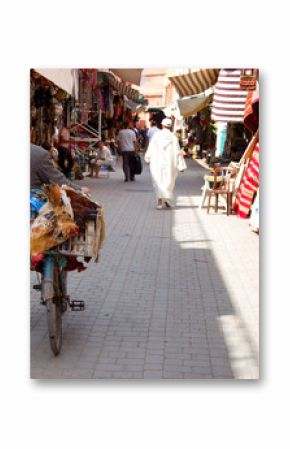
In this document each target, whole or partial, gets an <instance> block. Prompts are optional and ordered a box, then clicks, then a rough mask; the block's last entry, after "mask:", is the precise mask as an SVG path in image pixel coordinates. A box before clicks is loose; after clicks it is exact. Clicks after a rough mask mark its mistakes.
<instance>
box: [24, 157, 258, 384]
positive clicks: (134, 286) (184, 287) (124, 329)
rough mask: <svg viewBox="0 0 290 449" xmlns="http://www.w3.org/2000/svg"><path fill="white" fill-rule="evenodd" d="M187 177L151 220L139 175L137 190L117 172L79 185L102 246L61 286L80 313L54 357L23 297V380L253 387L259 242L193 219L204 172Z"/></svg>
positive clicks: (241, 230) (200, 215)
mask: <svg viewBox="0 0 290 449" xmlns="http://www.w3.org/2000/svg"><path fill="white" fill-rule="evenodd" d="M188 168H189V169H188V170H187V171H186V172H185V173H183V174H180V175H179V177H178V179H177V183H176V190H175V194H176V199H175V208H174V209H172V210H161V211H160V210H156V209H155V199H154V195H153V191H152V186H151V180H150V175H149V170H148V167H147V166H146V167H144V171H143V173H142V175H140V176H137V177H136V182H130V183H124V182H123V174H122V171H121V169H120V168H118V169H117V172H116V173H111V174H110V177H109V178H108V179H105V178H102V179H91V178H85V179H84V180H83V181H80V184H81V185H88V186H89V187H90V189H91V191H92V194H93V196H94V198H95V199H96V200H98V201H99V202H101V203H102V204H103V205H104V208H105V217H106V225H107V239H106V241H105V243H104V246H103V249H102V251H101V257H100V261H99V263H97V264H95V263H90V264H89V266H88V269H87V270H86V271H84V272H83V273H71V274H70V275H69V291H70V295H71V297H72V299H83V300H85V302H86V310H85V311H83V312H71V311H68V312H66V313H65V315H64V320H63V347H62V352H61V354H60V355H59V356H58V357H54V356H53V354H52V353H51V351H50V348H49V342H48V334H47V324H46V311H45V308H44V307H43V306H41V305H40V304H39V294H38V293H37V292H35V291H32V293H31V299H32V302H31V377H32V378H38V379H51V378H77V379H104V378H105V379H111V378H113V379H135V378H136V379H137V378H139V379H143V378H144V379H161V378H163V379H211V378H219V379H221V378H222V379H228V378H233V379H256V378H258V375H259V371H258V336H259V323H258V320H259V303H258V300H259V299H258V296H259V268H258V252H259V237H258V236H257V235H256V234H254V233H253V232H252V231H251V230H250V229H249V224H248V221H247V220H241V219H238V218H237V217H236V216H234V215H233V216H229V217H228V216H226V214H225V211H224V210H223V209H221V210H220V211H219V212H218V214H215V213H214V212H213V210H212V211H211V212H210V214H207V213H206V209H203V210H200V209H199V208H198V206H199V201H200V193H201V191H200V188H201V186H202V184H203V181H202V178H203V174H204V169H203V168H202V167H200V166H199V165H198V164H197V163H196V162H194V161H189V162H188ZM31 279H32V283H34V282H35V273H32V275H31Z"/></svg>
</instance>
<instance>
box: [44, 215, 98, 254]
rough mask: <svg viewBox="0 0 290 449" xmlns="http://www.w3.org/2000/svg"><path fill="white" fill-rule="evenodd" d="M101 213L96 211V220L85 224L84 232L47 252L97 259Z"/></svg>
mask: <svg viewBox="0 0 290 449" xmlns="http://www.w3.org/2000/svg"><path fill="white" fill-rule="evenodd" d="M101 214H102V211H101V210H100V209H99V210H98V215H97V217H96V218H94V219H91V220H88V221H87V222H86V229H85V231H84V232H82V233H80V234H78V235H76V236H75V237H72V238H71V239H69V240H66V241H65V242H63V243H61V244H60V245H58V246H56V247H55V248H52V249H51V250H50V251H48V252H49V253H50V254H61V255H64V256H80V257H96V258H97V257H98V253H99V249H100V237H101V226H102V222H101V220H102V217H101Z"/></svg>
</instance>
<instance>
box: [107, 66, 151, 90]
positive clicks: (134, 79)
mask: <svg viewBox="0 0 290 449" xmlns="http://www.w3.org/2000/svg"><path fill="white" fill-rule="evenodd" d="M110 70H111V71H112V72H114V73H115V75H117V76H119V78H121V79H122V80H123V81H127V82H128V83H131V84H136V85H137V86H140V82H141V74H142V70H143V69H110Z"/></svg>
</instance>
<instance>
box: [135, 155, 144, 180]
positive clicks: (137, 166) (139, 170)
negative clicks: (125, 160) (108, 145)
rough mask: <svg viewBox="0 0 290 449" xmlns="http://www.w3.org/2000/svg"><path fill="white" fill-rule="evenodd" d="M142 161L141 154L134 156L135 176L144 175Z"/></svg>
mask: <svg viewBox="0 0 290 449" xmlns="http://www.w3.org/2000/svg"><path fill="white" fill-rule="evenodd" d="M142 168H143V167H142V161H141V157H140V156H139V154H137V153H135V154H134V174H135V175H141V173H142Z"/></svg>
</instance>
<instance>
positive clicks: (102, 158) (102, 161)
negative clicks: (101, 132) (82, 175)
mask: <svg viewBox="0 0 290 449" xmlns="http://www.w3.org/2000/svg"><path fill="white" fill-rule="evenodd" d="M112 164H113V157H112V154H111V151H110V150H109V148H108V147H106V146H105V144H104V142H103V141H100V142H98V144H97V154H96V157H95V158H94V159H92V160H91V162H90V174H89V176H91V177H92V176H94V171H95V172H96V178H98V177H99V173H100V170H101V168H102V167H106V168H107V170H108V171H115V170H114V168H113V166H112Z"/></svg>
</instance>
